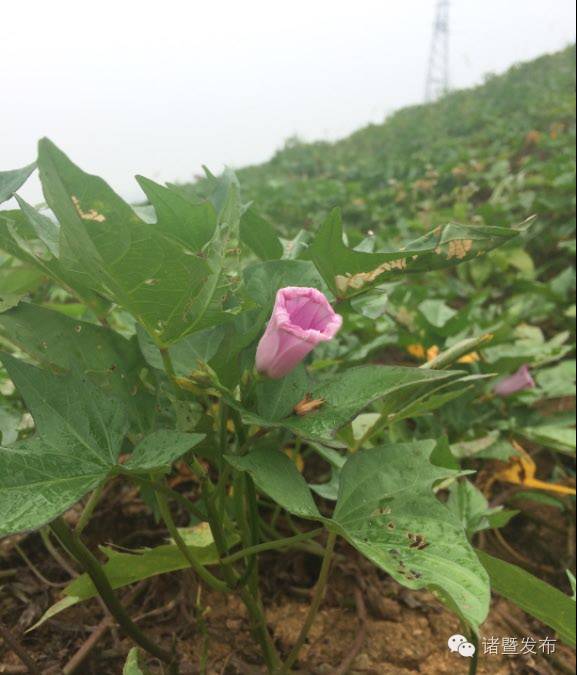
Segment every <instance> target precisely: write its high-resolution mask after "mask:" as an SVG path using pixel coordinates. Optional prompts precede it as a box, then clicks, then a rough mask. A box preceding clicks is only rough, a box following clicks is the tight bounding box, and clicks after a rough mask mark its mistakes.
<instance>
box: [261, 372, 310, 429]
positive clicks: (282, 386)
mask: <svg viewBox="0 0 577 675" xmlns="http://www.w3.org/2000/svg"><path fill="white" fill-rule="evenodd" d="M308 386H309V378H308V375H307V372H306V368H305V367H304V365H302V364H300V365H299V366H298V367H297V368H295V369H294V370H293V371H292V372H290V373H289V374H288V375H287V376H286V377H283V378H282V379H280V380H270V379H268V378H267V379H264V380H263V381H262V382H259V383H258V385H257V387H256V397H257V411H258V414H259V415H260V416H262V417H264V418H265V419H267V420H271V421H273V422H277V421H278V420H282V419H283V418H284V417H288V416H289V415H292V413H293V408H294V406H295V405H296V404H297V403H298V402H299V401H300V400H301V399H302V397H303V392H306V391H308Z"/></svg>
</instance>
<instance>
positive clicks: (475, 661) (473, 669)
mask: <svg viewBox="0 0 577 675" xmlns="http://www.w3.org/2000/svg"><path fill="white" fill-rule="evenodd" d="M470 642H472V644H474V645H475V653H474V654H473V657H472V658H471V663H470V664H469V675H477V667H478V666H479V640H478V639H477V636H476V634H475V633H472V635H471V637H470Z"/></svg>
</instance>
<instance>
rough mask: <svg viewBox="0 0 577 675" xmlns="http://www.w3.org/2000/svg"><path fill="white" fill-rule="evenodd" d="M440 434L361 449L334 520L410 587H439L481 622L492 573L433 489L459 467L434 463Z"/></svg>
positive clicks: (347, 470)
mask: <svg viewBox="0 0 577 675" xmlns="http://www.w3.org/2000/svg"><path fill="white" fill-rule="evenodd" d="M434 448H435V442H434V441H415V442H413V443H401V444H397V445H388V446H382V447H378V448H371V449H367V450H360V451H359V452H358V453H356V454H354V455H352V456H351V457H349V459H348V460H347V463H346V464H345V466H344V467H343V469H342V471H341V475H340V488H339V496H338V500H337V505H336V508H335V512H334V514H333V522H334V523H336V524H337V525H338V527H339V531H340V533H341V534H342V535H343V536H344V537H346V539H348V541H349V542H350V543H351V544H352V545H353V546H354V547H355V548H356V549H358V550H359V551H360V552H361V553H362V554H363V555H365V556H366V557H367V558H368V559H369V560H371V561H372V562H374V563H375V564H376V565H378V566H379V567H380V568H381V569H383V570H385V571H386V572H388V573H389V574H390V575H391V576H392V577H394V578H395V579H396V580H397V581H398V582H399V583H401V584H403V585H404V586H408V587H409V588H425V587H427V588H430V589H433V590H436V591H437V592H438V593H439V594H440V595H441V597H442V598H443V600H444V601H445V602H447V603H448V604H449V606H451V607H452V608H453V609H455V610H456V611H458V612H459V613H460V614H461V615H462V617H463V618H464V619H465V620H466V621H467V622H468V623H469V624H470V625H471V626H473V627H474V628H477V627H478V626H479V625H480V624H481V623H482V622H483V621H484V620H485V618H486V616H487V612H488V609H489V600H490V591H489V583H488V577H487V574H486V572H485V570H484V569H483V566H482V565H481V564H480V562H479V560H478V558H477V556H476V555H475V552H474V551H473V549H472V548H471V546H470V545H469V543H468V541H467V537H466V534H465V531H464V529H463V527H462V525H461V523H460V522H459V520H458V519H457V518H456V517H454V516H453V514H451V513H450V512H449V511H448V509H447V508H446V507H445V506H444V505H443V504H441V502H440V501H439V500H438V499H437V498H436V496H435V495H434V493H433V489H432V488H433V485H434V483H435V482H436V481H439V480H441V479H443V478H447V477H448V476H451V475H453V473H454V472H452V471H450V470H447V469H443V468H440V467H437V466H434V465H433V464H431V462H430V460H429V458H430V456H431V453H432V452H433V450H434Z"/></svg>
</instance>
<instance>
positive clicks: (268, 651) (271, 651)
mask: <svg viewBox="0 0 577 675" xmlns="http://www.w3.org/2000/svg"><path fill="white" fill-rule="evenodd" d="M238 482H239V483H240V481H238ZM203 488H204V490H203V495H204V501H205V503H206V509H207V511H208V519H209V523H210V528H211V531H212V536H213V538H214V543H215V546H216V549H217V551H218V554H219V557H220V558H221V565H222V573H223V576H224V578H225V579H226V580H227V581H228V582H229V583H231V584H232V583H234V585H238V584H239V581H240V580H239V579H238V577H237V576H236V574H235V572H234V570H233V568H232V567H231V563H230V562H228V561H225V560H224V558H225V556H226V553H227V546H226V539H225V536H224V532H223V530H222V526H221V520H220V517H219V514H218V511H217V510H216V508H215V505H214V503H213V496H214V495H213V494H212V493H211V489H210V487H209V486H208V484H207V483H204V485H203ZM239 593H240V597H241V599H242V601H243V602H244V604H245V606H246V608H247V611H248V613H249V616H250V619H251V623H252V628H253V632H254V635H255V637H256V639H257V640H258V642H259V644H260V646H261V649H262V653H263V656H264V659H265V662H266V665H267V668H268V669H269V672H273V671H274V669H275V668H277V666H278V665H279V663H280V660H279V657H278V654H277V652H276V649H275V646H274V644H273V642H272V638H271V636H270V634H269V632H268V628H267V625H266V618H265V615H264V612H263V609H262V607H261V606H260V603H259V601H258V600H257V599H256V597H255V596H254V595H253V594H252V593H251V591H250V590H249V589H247V588H246V587H244V586H243V587H241V588H239Z"/></svg>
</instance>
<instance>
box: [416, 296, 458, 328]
mask: <svg viewBox="0 0 577 675" xmlns="http://www.w3.org/2000/svg"><path fill="white" fill-rule="evenodd" d="M419 311H420V312H421V314H422V315H423V316H424V317H425V319H426V320H427V321H428V323H430V324H431V326H434V327H435V328H442V327H443V326H444V325H445V324H446V323H447V322H448V321H450V320H451V319H452V318H454V317H455V316H456V315H457V312H456V311H455V310H454V309H452V308H451V307H449V305H447V303H446V302H444V301H443V300H424V301H423V302H422V303H421V304H420V305H419Z"/></svg>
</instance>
